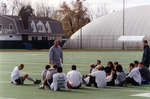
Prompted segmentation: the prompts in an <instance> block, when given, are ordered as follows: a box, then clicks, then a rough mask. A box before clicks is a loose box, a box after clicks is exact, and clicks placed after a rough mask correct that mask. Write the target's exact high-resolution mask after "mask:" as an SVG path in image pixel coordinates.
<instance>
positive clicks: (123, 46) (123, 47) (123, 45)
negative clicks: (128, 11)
mask: <svg viewBox="0 0 150 99" xmlns="http://www.w3.org/2000/svg"><path fill="white" fill-rule="evenodd" d="M122 34H123V36H124V35H125V0H123V32H122ZM122 49H123V50H125V42H124V41H123V44H122Z"/></svg>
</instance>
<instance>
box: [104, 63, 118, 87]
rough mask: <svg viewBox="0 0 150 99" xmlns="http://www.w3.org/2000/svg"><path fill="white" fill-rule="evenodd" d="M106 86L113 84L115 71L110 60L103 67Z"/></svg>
mask: <svg viewBox="0 0 150 99" xmlns="http://www.w3.org/2000/svg"><path fill="white" fill-rule="evenodd" d="M105 72H106V82H107V86H115V79H116V71H115V68H114V65H113V63H112V61H109V62H108V63H107V66H106V67H105Z"/></svg>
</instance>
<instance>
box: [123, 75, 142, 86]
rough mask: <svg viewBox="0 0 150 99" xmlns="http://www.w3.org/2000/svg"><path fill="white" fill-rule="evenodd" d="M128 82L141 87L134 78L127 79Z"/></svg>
mask: <svg viewBox="0 0 150 99" xmlns="http://www.w3.org/2000/svg"><path fill="white" fill-rule="evenodd" d="M126 82H127V83H131V84H132V85H135V86H139V84H138V83H137V82H136V81H135V80H134V79H133V78H130V77H128V78H127V79H126Z"/></svg>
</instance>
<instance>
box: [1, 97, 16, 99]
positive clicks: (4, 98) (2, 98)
mask: <svg viewBox="0 0 150 99" xmlns="http://www.w3.org/2000/svg"><path fill="white" fill-rule="evenodd" d="M0 99H16V98H7V97H0Z"/></svg>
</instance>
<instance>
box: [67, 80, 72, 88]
mask: <svg viewBox="0 0 150 99" xmlns="http://www.w3.org/2000/svg"><path fill="white" fill-rule="evenodd" d="M67 85H68V88H69V89H72V86H71V84H70V82H69V81H68V82H67Z"/></svg>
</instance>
